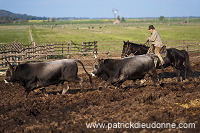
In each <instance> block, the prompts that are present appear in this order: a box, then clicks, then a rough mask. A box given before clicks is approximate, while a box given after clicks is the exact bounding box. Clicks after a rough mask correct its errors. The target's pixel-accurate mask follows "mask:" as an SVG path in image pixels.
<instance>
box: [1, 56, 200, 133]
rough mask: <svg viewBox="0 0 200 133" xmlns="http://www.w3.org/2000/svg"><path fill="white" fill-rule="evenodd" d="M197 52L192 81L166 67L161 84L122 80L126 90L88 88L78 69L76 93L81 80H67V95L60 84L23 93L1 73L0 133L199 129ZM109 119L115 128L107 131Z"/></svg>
mask: <svg viewBox="0 0 200 133" xmlns="http://www.w3.org/2000/svg"><path fill="white" fill-rule="evenodd" d="M199 55H200V53H195V54H194V53H193V54H190V56H191V66H192V68H193V70H194V73H193V76H192V80H191V81H189V80H184V81H182V82H177V81H176V78H175V73H174V71H173V69H172V68H171V67H169V68H166V69H165V73H164V77H165V78H164V80H162V81H161V82H162V84H161V86H154V85H153V83H152V81H151V80H148V81H147V83H146V86H142V87H140V88H138V87H137V86H136V85H133V84H132V82H131V81H127V82H125V83H124V85H125V86H127V87H126V89H115V88H114V87H113V86H109V87H108V89H104V90H96V89H91V86H90V84H89V82H88V77H87V76H86V74H80V77H83V78H84V84H83V86H84V92H80V89H79V87H80V86H79V85H76V84H75V83H71V84H70V88H71V89H70V90H69V91H68V92H67V94H65V95H61V94H60V93H61V90H62V89H61V87H60V86H59V87H58V89H56V86H50V87H48V89H47V93H48V97H44V96H43V95H42V94H41V92H40V91H35V92H31V94H30V95H29V97H28V98H26V97H25V95H24V89H23V87H21V86H20V85H18V84H14V85H10V84H5V83H4V81H3V78H4V77H1V80H0V133H4V132H5V133H11V132H16V133H20V132H28V133H29V132H30V133H34V132H38V133H43V132H45V133H46V132H47V133H51V132H52V133H60V132H63V133H70V132H72V133H79V132H83V133H90V132H98V133H102V132H109V133H110V132H111V133H115V132H116V133H117V132H119V133H121V132H123V133H132V132H136V133H138V132H140V133H149V132H162V133H168V132H170V133H171V132H172V133H173V132H174V133H177V132H178V133H182V132H184V133H189V132H192V133H195V132H196V133H197V132H200V115H199V114H200V59H199V58H200V57H198V56H199ZM158 73H160V71H159V70H158ZM93 81H94V82H95V84H96V85H98V84H102V83H103V82H104V81H102V80H100V79H98V78H93ZM86 123H93V124H95V123H96V124H98V123H103V124H105V128H98V129H96V128H94V127H93V128H87V126H86ZM127 123H128V124H129V125H128V124H127ZM130 123H132V124H134V123H139V124H141V123H147V124H148V123H150V124H152V126H154V128H153V127H152V128H142V127H141V126H140V128H137V127H139V124H138V125H136V124H135V125H134V126H135V127H136V128H133V125H132V126H131V124H130ZM153 123H154V125H153ZM159 123H170V124H176V125H178V124H180V123H187V124H189V123H193V125H190V128H160V129H159V128H155V125H156V126H157V127H159V125H158V124H159ZM111 124H112V126H113V128H112V129H109V130H108V128H107V127H108V126H111ZM123 124H124V125H123ZM125 124H126V125H125ZM194 125H195V128H194ZM185 126H187V125H185Z"/></svg>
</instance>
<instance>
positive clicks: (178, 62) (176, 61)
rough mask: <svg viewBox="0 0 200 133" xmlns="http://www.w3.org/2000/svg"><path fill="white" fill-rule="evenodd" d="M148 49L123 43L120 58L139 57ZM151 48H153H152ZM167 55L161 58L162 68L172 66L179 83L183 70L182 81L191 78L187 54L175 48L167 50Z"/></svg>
mask: <svg viewBox="0 0 200 133" xmlns="http://www.w3.org/2000/svg"><path fill="white" fill-rule="evenodd" d="M149 48H150V47H148V46H146V45H145V44H136V43H132V42H129V41H127V42H125V41H124V45H123V50H122V54H121V57H122V58H123V57H127V56H129V55H130V54H133V55H141V54H147V52H148V50H149ZM152 48H153V47H152ZM166 50H167V54H166V56H165V57H163V60H164V62H165V63H164V64H163V67H164V68H166V67H169V66H172V67H173V68H174V70H175V71H176V74H177V80H178V81H179V82H180V81H181V79H180V76H181V71H183V70H184V77H183V78H184V79H186V78H189V77H191V74H192V69H191V67H190V62H189V54H188V52H187V51H185V50H178V49H175V48H169V49H166ZM156 68H158V69H159V68H161V66H159V65H156Z"/></svg>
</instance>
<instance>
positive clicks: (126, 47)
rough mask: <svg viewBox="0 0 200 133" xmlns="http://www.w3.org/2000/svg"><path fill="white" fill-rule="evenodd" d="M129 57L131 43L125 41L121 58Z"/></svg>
mask: <svg viewBox="0 0 200 133" xmlns="http://www.w3.org/2000/svg"><path fill="white" fill-rule="evenodd" d="M129 55H130V42H129V41H127V42H125V41H124V45H123V50H122V54H121V58H124V57H127V56H129Z"/></svg>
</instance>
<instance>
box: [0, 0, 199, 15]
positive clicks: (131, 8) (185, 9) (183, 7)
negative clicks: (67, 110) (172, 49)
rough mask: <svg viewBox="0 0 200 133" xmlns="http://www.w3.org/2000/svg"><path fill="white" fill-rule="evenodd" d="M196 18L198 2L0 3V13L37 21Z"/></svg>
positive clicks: (79, 0) (30, 0)
mask: <svg viewBox="0 0 200 133" xmlns="http://www.w3.org/2000/svg"><path fill="white" fill-rule="evenodd" d="M114 8H115V9H117V10H118V15H120V16H122V17H125V18H129V17H131V18H134V17H159V16H165V17H182V16H200V0H0V9H3V10H8V11H11V12H14V13H20V14H27V15H33V16H40V17H43V16H45V17H90V18H99V17H107V18H110V17H111V18H112V17H114V14H113V12H112V10H113V9H114Z"/></svg>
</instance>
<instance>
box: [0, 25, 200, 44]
mask: <svg viewBox="0 0 200 133" xmlns="http://www.w3.org/2000/svg"><path fill="white" fill-rule="evenodd" d="M150 24H153V23H122V24H118V25H113V24H111V23H106V24H105V23H99V24H96V23H95V24H92V23H88V24H85V23H84V24H62V25H31V26H29V25H0V43H2V42H3V43H10V42H13V41H14V40H18V41H19V42H22V43H24V44H29V43H30V42H31V40H30V34H29V27H30V28H31V31H32V36H33V39H34V41H35V42H64V41H65V42H68V41H71V40H72V41H73V42H75V43H81V42H84V41H85V42H87V41H94V40H95V41H99V42H100V41H123V40H125V41H127V40H130V41H137V42H141V43H144V42H145V41H146V40H147V37H146V36H145V34H146V35H147V36H150V33H149V31H148V30H147V28H148V26H149V25H150ZM154 26H155V27H156V29H157V31H158V32H159V33H160V35H161V37H162V39H163V41H166V40H200V32H199V31H200V24H199V23H189V24H170V25H168V24H160V23H156V24H154ZM89 27H90V28H89ZM92 27H93V28H92Z"/></svg>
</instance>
